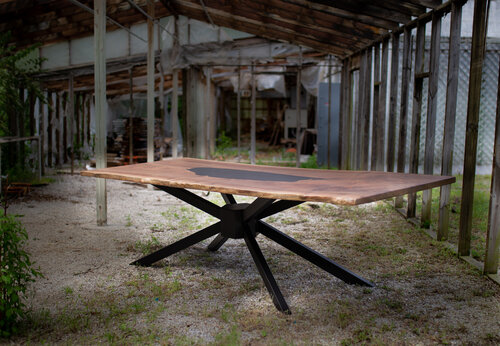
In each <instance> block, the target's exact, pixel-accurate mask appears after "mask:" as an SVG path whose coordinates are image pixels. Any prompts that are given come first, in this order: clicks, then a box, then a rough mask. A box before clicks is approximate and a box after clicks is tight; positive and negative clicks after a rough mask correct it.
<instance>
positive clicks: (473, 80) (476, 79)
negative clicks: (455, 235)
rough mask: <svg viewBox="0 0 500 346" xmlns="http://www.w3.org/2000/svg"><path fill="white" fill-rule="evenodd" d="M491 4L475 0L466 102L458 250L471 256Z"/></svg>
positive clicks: (485, 0) (461, 253)
mask: <svg viewBox="0 0 500 346" xmlns="http://www.w3.org/2000/svg"><path fill="white" fill-rule="evenodd" d="M488 8H489V1H488V0H476V1H474V20H473V23H472V48H471V60H470V73H469V97H468V102H467V127H466V132H465V155H464V176H463V187H462V203H461V208H460V231H459V239H458V254H459V255H460V256H468V255H469V254H470V240H471V230H472V207H473V201H474V180H475V178H476V156H477V131H478V123H479V106H480V98H481V76H482V72H483V62H484V54H485V49H486V24H487V18H488Z"/></svg>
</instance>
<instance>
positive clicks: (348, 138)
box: [343, 59, 354, 170]
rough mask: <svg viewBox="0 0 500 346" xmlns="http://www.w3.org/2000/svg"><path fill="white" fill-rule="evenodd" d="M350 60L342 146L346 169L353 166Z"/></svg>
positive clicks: (352, 76)
mask: <svg viewBox="0 0 500 346" xmlns="http://www.w3.org/2000/svg"><path fill="white" fill-rule="evenodd" d="M351 63H352V60H351V59H349V62H348V65H349V70H348V71H347V75H348V77H347V81H348V87H349V90H348V96H347V97H348V100H347V106H346V109H347V121H346V124H345V128H346V135H345V140H344V143H346V145H345V146H344V152H345V159H344V162H345V164H344V168H343V169H346V170H350V169H352V168H353V165H352V153H353V144H354V141H353V138H354V136H353V122H354V104H353V103H354V101H353V100H354V81H353V79H354V73H353V72H351V70H350V66H351Z"/></svg>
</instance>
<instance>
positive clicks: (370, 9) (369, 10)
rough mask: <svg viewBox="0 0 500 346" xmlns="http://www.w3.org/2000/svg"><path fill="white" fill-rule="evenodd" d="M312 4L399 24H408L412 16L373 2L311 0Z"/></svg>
mask: <svg viewBox="0 0 500 346" xmlns="http://www.w3.org/2000/svg"><path fill="white" fill-rule="evenodd" d="M311 2H315V3H319V4H323V5H326V6H330V7H332V8H339V9H341V10H345V11H349V12H353V13H361V14H364V15H367V16H371V17H375V18H381V19H387V18H391V19H392V20H394V21H397V22H399V23H407V22H409V21H410V20H411V16H410V15H408V14H405V13H401V12H399V11H395V10H391V9H386V8H383V7H379V6H376V5H374V4H372V2H370V3H367V2H362V1H352V0H350V1H347V0H341V1H338V0H337V1H330V0H311Z"/></svg>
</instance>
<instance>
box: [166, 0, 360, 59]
mask: <svg viewBox="0 0 500 346" xmlns="http://www.w3.org/2000/svg"><path fill="white" fill-rule="evenodd" d="M175 5H176V8H177V9H178V11H179V13H180V14H182V15H185V16H187V17H190V18H193V19H197V20H199V21H203V22H207V19H206V15H205V12H204V11H203V8H202V6H201V5H199V4H198V3H197V2H191V1H185V0H175ZM207 11H208V12H209V13H210V16H211V17H212V19H213V20H214V22H215V24H216V25H219V26H225V27H228V28H232V29H236V30H241V31H244V32H247V33H249V34H253V35H256V36H260V37H263V38H267V39H271V40H281V41H285V42H289V43H292V44H298V45H303V46H306V47H309V48H313V49H316V50H319V51H323V52H328V53H331V54H335V55H341V56H342V55H345V54H349V53H347V52H348V51H353V50H355V49H356V47H357V46H358V45H359V44H358V45H350V46H346V45H345V44H343V43H342V42H335V41H332V40H331V39H328V40H321V39H318V37H317V36H315V35H314V34H302V33H299V32H297V31H295V30H293V29H290V28H284V27H281V26H279V25H277V24H276V23H273V22H272V21H271V20H269V21H268V22H267V23H265V22H261V21H258V20H254V19H249V18H246V17H243V16H240V15H233V14H230V13H227V12H224V11H220V10H216V9H213V8H207Z"/></svg>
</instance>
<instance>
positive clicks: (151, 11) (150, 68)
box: [147, 1, 155, 162]
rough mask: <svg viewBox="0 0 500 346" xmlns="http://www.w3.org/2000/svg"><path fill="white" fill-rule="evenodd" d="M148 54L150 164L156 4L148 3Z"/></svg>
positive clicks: (152, 153) (150, 159)
mask: <svg viewBox="0 0 500 346" xmlns="http://www.w3.org/2000/svg"><path fill="white" fill-rule="evenodd" d="M147 3H148V14H149V17H148V52H147V84H148V85H147V129H148V130H147V131H148V140H147V144H148V162H153V161H154V159H155V147H154V136H155V55H154V54H155V52H154V45H153V42H154V23H153V20H152V19H151V18H154V15H155V7H154V6H155V5H154V2H152V1H148V2H147Z"/></svg>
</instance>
